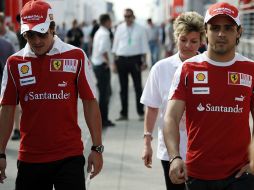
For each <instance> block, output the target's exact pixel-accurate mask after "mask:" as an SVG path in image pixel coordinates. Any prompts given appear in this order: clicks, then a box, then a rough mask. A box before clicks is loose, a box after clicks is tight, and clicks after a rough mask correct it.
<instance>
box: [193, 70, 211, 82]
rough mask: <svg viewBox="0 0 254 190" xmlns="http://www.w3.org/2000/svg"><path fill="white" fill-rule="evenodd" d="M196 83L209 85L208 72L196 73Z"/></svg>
mask: <svg viewBox="0 0 254 190" xmlns="http://www.w3.org/2000/svg"><path fill="white" fill-rule="evenodd" d="M194 83H196V84H207V83H208V73H207V71H194Z"/></svg>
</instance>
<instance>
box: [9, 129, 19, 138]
mask: <svg viewBox="0 0 254 190" xmlns="http://www.w3.org/2000/svg"><path fill="white" fill-rule="evenodd" d="M19 139H20V132H19V130H18V129H14V132H13V135H12V137H11V140H13V141H15V140H19Z"/></svg>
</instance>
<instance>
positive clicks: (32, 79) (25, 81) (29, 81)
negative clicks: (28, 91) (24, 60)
mask: <svg viewBox="0 0 254 190" xmlns="http://www.w3.org/2000/svg"><path fill="white" fill-rule="evenodd" d="M19 81H20V86H26V85H30V84H35V83H36V80H35V77H28V78H23V79H19Z"/></svg>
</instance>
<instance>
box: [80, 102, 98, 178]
mask: <svg viewBox="0 0 254 190" xmlns="http://www.w3.org/2000/svg"><path fill="white" fill-rule="evenodd" d="M82 102H83V109H84V116H85V120H86V123H87V126H88V128H89V131H90V134H91V138H92V142H93V145H94V146H98V145H102V139H101V136H102V122H101V114H100V110H99V106H98V103H97V101H96V99H93V100H82ZM102 165H103V159H102V154H101V153H98V152H96V151H91V153H90V155H89V157H88V166H87V171H88V172H91V175H90V178H91V179H92V178H93V177H95V176H96V175H97V174H98V173H99V172H100V171H101V169H102Z"/></svg>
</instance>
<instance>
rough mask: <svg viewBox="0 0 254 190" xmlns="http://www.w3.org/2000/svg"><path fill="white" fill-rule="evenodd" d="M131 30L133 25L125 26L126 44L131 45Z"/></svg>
mask: <svg viewBox="0 0 254 190" xmlns="http://www.w3.org/2000/svg"><path fill="white" fill-rule="evenodd" d="M132 31H133V26H130V27H128V26H127V33H128V45H129V46H130V45H131V42H132V39H131V36H132Z"/></svg>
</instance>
